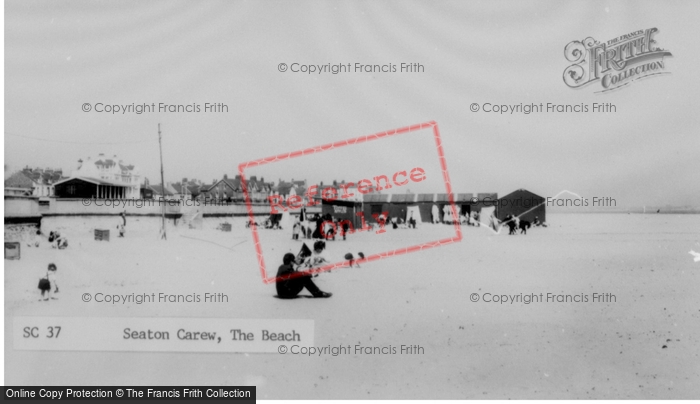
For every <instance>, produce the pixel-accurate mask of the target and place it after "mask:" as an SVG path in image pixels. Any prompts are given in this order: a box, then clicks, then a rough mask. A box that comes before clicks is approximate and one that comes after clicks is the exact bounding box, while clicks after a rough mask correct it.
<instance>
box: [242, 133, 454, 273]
mask: <svg viewBox="0 0 700 404" xmlns="http://www.w3.org/2000/svg"><path fill="white" fill-rule="evenodd" d="M430 127H432V128H433V136H434V137H435V146H436V147H437V152H438V158H439V159H440V168H442V176H443V179H444V180H445V190H446V191H447V199H448V202H449V204H450V207H451V209H452V216H453V217H459V216H458V215H457V208H456V206H455V202H454V195H453V194H452V184H451V183H450V175H449V173H448V172H447V162H446V161H445V153H444V150H443V149H442V140H441V139H440V130H439V129H438V124H437V122H435V121H429V122H424V123H419V124H416V125H411V126H405V127H403V128H398V129H393V130H388V131H385V132H379V133H375V134H372V135H367V136H360V137H357V138H354V139H347V140H341V141H338V142H335V143H329V144H325V145H322V146H317V147H310V148H308V149H303V150H298V151H295V152H291V153H286V154H279V155H277V156H272V157H266V158H262V159H258V160H252V161H248V162H245V163H241V164H239V165H238V172H239V174H240V176H241V187H242V188H243V194H244V195H245V201H246V208H247V210H248V217H249V219H250V220H251V221H253V222H254V221H255V217H254V215H253V205H252V201H251V199H250V195H249V194H248V186H247V184H246V180H245V172H244V171H245V169H246V168H249V167H257V166H260V165H264V164H268V163H273V162H276V161H282V160H286V159H290V158H294V157H299V156H306V155H310V154H314V153H317V152H322V151H326V150H330V149H334V148H339V147H344V146H349V145H354V144H359V143H364V142H369V141H371V140H377V139H381V138H384V137H389V136H395V135H400V134H403V133H410V132H413V131H416V130H421V129H426V128H430ZM454 227H455V233H456V234H455V237H451V238H445V239H442V240H437V241H430V242H427V243H423V244H417V245H414V246H411V247H405V248H399V249H396V250H393V251H388V252H385V253H379V254H373V255H370V256H368V257H365V258H363V259H357V260H355V262H356V263H358V264H359V263H363V262H372V261H376V260H379V259H382V258H386V257H391V256H397V255H402V254H407V253H410V252H414V251H418V250H423V249H428V248H433V247H439V246H441V245H445V244H450V243H454V242H458V241H461V240H462V229H461V227H460V223H459V221H458V220H456V221H455V223H454ZM250 228H251V230H252V232H253V241H254V243H255V252H256V254H257V257H258V264H259V265H260V274H261V275H262V278H263V283H266V284H269V283H274V282H277V277H274V278H268V277H267V271H266V270H265V260H264V258H263V253H262V247H261V246H260V237H259V235H258V229H257V226H250ZM347 266H349V261H347V260H346V261H341V262H338V263H335V264H328V265H326V266H323V267H320V268H315V269H312V270H310V271H305V272H300V273H299V275H298V276H301V275H305V274H316V273H320V272H325V271H330V270H332V269H335V268H342V267H347Z"/></svg>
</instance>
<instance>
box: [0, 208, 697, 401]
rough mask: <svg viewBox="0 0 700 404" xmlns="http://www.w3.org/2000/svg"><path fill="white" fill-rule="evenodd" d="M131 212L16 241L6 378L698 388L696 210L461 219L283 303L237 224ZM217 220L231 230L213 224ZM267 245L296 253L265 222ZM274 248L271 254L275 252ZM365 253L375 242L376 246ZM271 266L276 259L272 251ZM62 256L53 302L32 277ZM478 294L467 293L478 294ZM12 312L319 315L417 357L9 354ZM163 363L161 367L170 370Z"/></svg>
mask: <svg viewBox="0 0 700 404" xmlns="http://www.w3.org/2000/svg"><path fill="white" fill-rule="evenodd" d="M158 220H159V219H157V218H135V217H130V218H129V222H128V226H127V236H126V238H123V239H121V238H116V232H115V231H113V232H112V238H111V240H110V241H109V242H99V241H95V240H94V237H93V231H94V229H95V228H103V227H104V228H110V229H111V228H114V227H115V226H116V223H117V219H116V218H114V217H94V218H82V217H80V218H76V217H73V218H45V219H44V221H43V224H42V228H43V229H44V230H55V229H59V230H60V231H61V232H62V234H64V235H65V236H67V238H68V239H69V241H70V246H69V248H68V249H67V250H63V251H59V250H55V249H51V248H50V246H49V245H48V243H46V242H45V241H44V242H43V243H42V244H41V245H40V246H39V247H38V248H36V247H26V246H23V247H22V258H21V260H17V261H10V260H6V261H5V383H6V384H8V385H23V384H33V385H101V384H105V383H106V382H108V383H109V384H112V385H143V384H149V385H177V384H179V385H250V384H253V385H256V386H257V392H258V393H257V394H258V397H259V398H268V399H313V398H324V399H348V398H354V399H362V398H374V399H382V398H395V399H399V398H400V399H412V398H423V399H429V398H444V399H447V398H451V399H464V398H486V399H493V398H504V399H505V398H559V399H565V398H567V399H580V398H584V399H585V398H621V399H624V398H637V399H652V398H653V399H670V398H677V399H681V398H682V399H690V398H697V397H698V396H699V395H700V387H699V386H698V384H697V380H699V378H700V367H699V366H698V361H699V360H700V357H699V354H700V340H699V337H698V334H699V332H700V297H699V295H698V293H697V291H698V287H699V286H700V264H699V263H694V262H693V259H692V256H691V255H690V254H688V251H689V250H691V249H694V250H696V251H698V250H700V233H699V232H698V229H699V228H700V216H697V215H639V214H637V215H635V214H632V215H626V214H551V215H550V217H549V218H548V221H549V222H550V224H551V226H550V227H549V228H546V229H545V228H533V229H531V230H530V231H529V232H528V234H527V235H526V236H524V235H517V236H508V235H507V234H506V233H505V232H502V233H501V234H498V235H496V234H493V233H492V232H490V231H489V230H487V229H485V228H475V227H467V226H463V227H462V230H463V240H462V241H461V242H458V243H453V244H450V245H446V246H441V247H437V248H433V249H429V250H426V251H421V252H416V253H411V254H407V255H402V256H398V257H391V258H388V259H384V260H379V261H376V262H372V263H367V264H363V265H362V267H361V268H352V269H350V268H343V269H339V270H336V271H333V272H332V273H324V274H321V275H319V277H318V278H315V279H316V281H317V284H318V285H319V286H320V287H321V288H322V289H323V290H327V291H329V292H332V293H333V297H332V298H330V299H296V300H291V301H287V300H280V299H277V298H274V295H275V294H276V292H275V288H274V285H266V284H264V283H263V282H262V280H261V276H260V272H259V269H258V266H257V261H256V256H255V252H254V249H253V244H252V237H251V232H250V230H249V229H246V228H245V226H244V219H243V218H233V219H232V218H207V219H205V220H204V222H203V228H202V229H188V228H185V227H184V226H177V227H175V226H173V225H172V223H170V224H169V227H168V239H167V240H159V236H158V227H159V222H158ZM224 221H228V222H230V223H232V224H233V230H232V232H230V233H225V232H221V231H218V230H216V227H217V226H218V225H219V223H222V222H224ZM451 234H454V229H453V228H451V227H450V226H444V225H431V224H424V225H422V226H419V228H418V229H417V230H415V231H414V230H410V229H398V230H393V229H389V230H388V231H387V233H386V234H385V235H381V236H379V235H375V234H365V235H360V234H358V235H354V236H353V237H350V238H349V239H348V240H347V241H342V240H337V241H329V242H328V255H329V256H330V257H331V258H337V259H338V260H341V259H342V256H343V255H344V254H345V253H346V252H353V253H355V252H357V251H364V252H365V253H367V252H370V253H373V252H378V251H380V250H382V249H384V250H386V249H391V248H398V247H399V246H405V245H406V244H407V243H410V242H413V241H421V240H431V239H433V240H434V239H438V238H442V237H445V236H449V235H451ZM261 238H263V239H264V241H266V242H267V244H266V248H269V250H270V252H269V254H268V253H266V259H267V257H268V256H274V254H275V253H279V262H269V263H267V264H268V265H269V267H270V268H274V269H276V267H277V266H278V265H280V264H281V256H282V255H283V253H284V252H286V251H293V252H296V251H298V249H299V247H300V246H301V242H298V241H293V240H291V236H290V234H289V232H287V231H275V232H273V231H271V230H261ZM273 249H274V252H273ZM372 249H375V250H377V251H372ZM270 260H272V258H270ZM49 262H54V263H56V265H57V266H58V274H59V285H60V293H59V294H58V295H57V296H58V297H59V299H58V300H51V301H49V302H44V301H40V300H39V291H38V290H37V289H36V283H37V280H38V279H39V278H40V277H41V276H42V275H43V274H44V273H45V269H46V266H47V264H48V263H49ZM98 291H100V292H103V293H123V294H128V293H142V292H149V293H150V292H156V293H158V292H165V293H173V294H187V293H206V292H210V293H216V292H223V293H226V294H227V295H228V296H230V302H229V303H226V304H221V303H219V304H187V303H181V304H178V303H173V304H160V305H146V304H143V305H137V304H124V305H107V304H96V303H94V302H93V303H84V302H82V301H81V299H80V296H81V294H83V293H85V292H89V293H96V292H98ZM474 293H476V294H478V296H479V298H480V300H479V301H478V302H473V301H472V300H471V299H470V296H471V295H472V294H474ZM548 293H549V294H552V295H571V296H574V295H585V296H592V295H593V293H599V294H601V295H604V294H606V293H608V294H612V295H614V297H615V301H611V302H600V301H599V302H593V301H590V300H589V301H588V302H578V303H577V302H568V303H566V302H556V301H550V302H531V303H530V304H525V303H524V302H523V301H522V300H521V301H520V302H515V303H512V304H511V303H505V304H501V303H497V302H485V301H484V300H486V299H490V300H493V295H498V296H500V295H511V296H514V295H519V294H523V295H539V294H543V296H545V297H546V296H547V294H548ZM15 316H81V317H208V318H246V319H312V320H314V321H315V345H316V346H319V347H322V346H341V345H342V346H346V345H351V346H354V345H356V344H359V345H362V346H377V347H388V346H393V347H397V346H400V345H402V344H405V345H414V344H417V345H420V346H421V347H423V348H424V353H423V354H420V355H364V354H345V355H338V356H332V355H324V356H320V357H319V356H316V357H308V356H302V355H291V354H288V355H279V354H262V353H247V354H205V353H130V352H42V351H18V350H15V349H13V329H12V318H13V317H15ZM165 369H167V372H166V371H165Z"/></svg>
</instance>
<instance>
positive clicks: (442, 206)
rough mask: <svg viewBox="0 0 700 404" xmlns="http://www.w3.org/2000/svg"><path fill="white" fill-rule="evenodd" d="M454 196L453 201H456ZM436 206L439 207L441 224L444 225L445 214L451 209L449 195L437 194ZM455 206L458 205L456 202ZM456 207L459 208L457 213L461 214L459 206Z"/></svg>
mask: <svg viewBox="0 0 700 404" xmlns="http://www.w3.org/2000/svg"><path fill="white" fill-rule="evenodd" d="M454 196H455V195H454V194H452V200H453V201H455V198H454ZM435 204H436V205H437V207H438V211H439V213H440V222H441V223H443V222H445V212H447V210H446V209H450V208H449V206H450V200H449V198H448V194H437V195H436V196H435ZM455 204H456V202H455ZM456 207H457V213H459V206H456ZM450 216H451V214H450ZM448 219H450V217H449V216H448Z"/></svg>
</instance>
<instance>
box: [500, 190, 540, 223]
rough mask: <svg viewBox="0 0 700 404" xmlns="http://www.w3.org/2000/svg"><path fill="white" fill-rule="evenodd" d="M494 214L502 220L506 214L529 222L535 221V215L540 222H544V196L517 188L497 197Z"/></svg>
mask: <svg viewBox="0 0 700 404" xmlns="http://www.w3.org/2000/svg"><path fill="white" fill-rule="evenodd" d="M497 205H498V208H497V210H496V216H497V217H498V218H499V219H501V220H503V218H505V217H506V216H508V215H514V216H518V217H520V220H527V221H529V222H530V223H533V222H534V221H535V216H537V218H538V219H539V221H540V222H545V221H546V217H545V198H543V197H541V196H539V195H537V194H534V193H532V192H530V191H528V190H525V189H519V190H517V191H514V192H511V193H509V194H508V195H506V196H503V197H501V198H500V199H498V204H497Z"/></svg>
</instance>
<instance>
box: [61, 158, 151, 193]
mask: <svg viewBox="0 0 700 404" xmlns="http://www.w3.org/2000/svg"><path fill="white" fill-rule="evenodd" d="M142 181H143V177H142V176H141V173H140V172H139V170H138V169H136V168H135V167H134V166H133V165H126V164H124V162H123V161H122V160H119V159H118V158H117V155H116V154H115V155H114V157H112V158H109V157H106V156H105V155H104V154H102V153H100V154H99V155H98V156H97V157H96V158H91V157H88V158H87V159H86V160H82V159H81V160H78V168H77V169H76V170H74V171H73V172H72V173H71V176H70V178H68V179H65V180H63V181H60V182H58V183H56V184H55V186H57V189H59V188H60V189H61V192H58V191H57V192H56V193H57V196H59V197H86V193H89V194H91V195H90V196H91V197H95V198H98V199H140V198H141V182H142ZM81 183H85V184H92V185H89V186H87V187H82V189H81V188H80V186H81Z"/></svg>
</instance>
